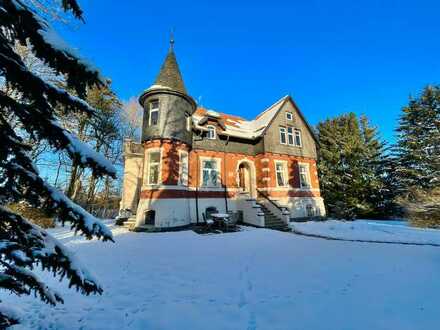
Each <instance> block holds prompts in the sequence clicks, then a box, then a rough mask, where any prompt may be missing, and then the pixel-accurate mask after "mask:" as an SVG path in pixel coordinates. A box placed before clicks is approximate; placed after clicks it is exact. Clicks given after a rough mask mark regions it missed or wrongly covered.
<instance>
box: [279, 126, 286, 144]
mask: <svg viewBox="0 0 440 330" xmlns="http://www.w3.org/2000/svg"><path fill="white" fill-rule="evenodd" d="M280 143H281V144H286V128H285V127H280Z"/></svg>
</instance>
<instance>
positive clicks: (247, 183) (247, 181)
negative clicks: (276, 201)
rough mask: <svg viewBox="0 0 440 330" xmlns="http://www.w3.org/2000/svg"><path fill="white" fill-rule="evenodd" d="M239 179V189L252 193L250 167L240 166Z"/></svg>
mask: <svg viewBox="0 0 440 330" xmlns="http://www.w3.org/2000/svg"><path fill="white" fill-rule="evenodd" d="M238 179H239V187H240V188H241V189H242V190H243V191H244V192H250V191H251V175H250V171H249V165H247V164H240V166H239V167H238Z"/></svg>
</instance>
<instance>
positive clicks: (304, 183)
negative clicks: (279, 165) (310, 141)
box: [299, 164, 310, 188]
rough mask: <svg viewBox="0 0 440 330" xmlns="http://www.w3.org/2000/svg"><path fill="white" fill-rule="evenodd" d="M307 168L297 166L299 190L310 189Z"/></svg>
mask: <svg viewBox="0 0 440 330" xmlns="http://www.w3.org/2000/svg"><path fill="white" fill-rule="evenodd" d="M308 172H309V166H308V165H306V164H300V165H299V182H300V184H301V188H310V180H309V173H308Z"/></svg>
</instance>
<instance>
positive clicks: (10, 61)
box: [0, 0, 115, 327]
mask: <svg viewBox="0 0 440 330" xmlns="http://www.w3.org/2000/svg"><path fill="white" fill-rule="evenodd" d="M61 4H62V6H63V9H64V10H65V11H70V12H72V13H73V14H74V16H76V17H77V18H79V19H81V16H82V11H81V9H80V8H79V6H78V5H77V3H76V1H75V0H63V1H62V2H61ZM0 22H1V25H2V26H1V29H0V77H3V78H4V81H5V83H6V84H7V85H8V88H9V89H13V90H16V91H17V93H18V94H19V95H20V98H19V99H16V98H11V97H10V96H9V95H7V94H6V93H4V92H3V91H0V141H1V143H0V288H2V289H6V290H9V291H10V292H12V293H15V294H18V295H22V294H32V293H33V294H35V295H37V296H38V297H39V298H41V299H42V300H43V301H44V302H46V303H49V304H53V305H54V304H56V303H59V302H62V301H63V300H62V297H61V296H59V295H58V294H57V293H56V292H55V291H53V290H52V289H50V288H49V287H48V286H47V285H46V284H45V283H44V282H42V281H41V280H40V279H39V278H38V277H37V276H36V275H35V274H34V273H33V271H32V270H33V269H34V268H35V266H37V265H39V266H41V267H42V269H44V270H47V271H50V272H52V273H53V274H54V275H55V276H59V277H60V279H62V278H64V277H65V278H67V279H68V281H69V285H70V286H73V287H75V288H76V289H77V290H79V291H80V292H81V293H83V294H90V293H101V292H102V288H101V287H100V286H99V285H98V283H97V282H96V281H95V279H94V278H93V277H92V276H91V275H90V274H88V272H87V270H86V269H84V268H83V267H82V266H81V265H80V264H79V263H78V261H77V260H76V259H75V257H74V256H73V255H72V254H70V253H69V251H68V250H67V249H66V248H65V247H64V246H63V245H62V244H60V243H59V242H58V241H57V240H55V239H53V238H52V237H51V236H50V235H49V234H48V233H47V232H45V231H44V230H43V229H41V228H39V227H37V226H35V225H33V224H31V223H30V222H29V221H28V220H27V219H25V218H23V217H22V216H19V215H17V214H15V213H14V212H12V211H11V210H9V209H7V208H6V207H5V205H7V204H9V203H14V202H19V201H26V202H28V203H30V204H31V205H32V206H34V207H38V208H41V209H43V210H45V211H47V212H51V213H52V214H54V216H55V219H56V220H57V221H60V222H62V223H64V222H66V221H67V222H69V223H70V226H71V228H72V230H75V231H76V232H79V233H80V234H82V235H84V236H85V237H87V238H89V239H90V238H93V237H97V238H100V239H103V240H112V234H111V232H110V231H109V230H108V229H107V228H106V227H105V226H104V225H103V224H102V223H101V222H100V221H99V220H98V219H96V218H94V217H93V216H91V215H90V214H88V213H87V212H86V211H85V210H84V209H82V208H81V207H79V206H77V205H75V204H74V203H73V202H71V201H70V200H69V199H68V198H67V197H66V196H65V195H63V194H62V193H61V192H60V191H58V190H56V189H55V188H54V187H52V186H50V185H49V184H48V183H47V182H46V181H45V180H43V179H42V178H41V177H40V175H39V173H38V170H37V168H36V167H35V166H34V164H33V163H32V160H31V159H30V157H29V154H28V152H29V150H30V149H31V147H30V146H29V145H28V144H26V143H25V142H24V140H23V139H22V137H20V135H19V134H18V133H17V131H16V129H15V128H14V127H11V124H10V123H11V118H12V119H14V120H15V121H18V122H20V127H21V128H22V129H24V130H26V132H27V134H29V136H31V137H32V138H33V140H34V143H39V142H40V141H43V140H45V141H47V142H48V143H49V145H50V146H51V147H52V148H53V149H54V150H57V151H66V152H67V153H68V154H69V156H70V157H71V158H72V160H73V161H74V162H75V163H77V164H79V165H80V166H82V167H89V168H91V170H92V171H93V173H94V174H95V175H96V176H98V177H99V176H102V175H111V176H113V177H114V176H115V170H114V168H113V166H112V165H111V163H110V162H108V161H107V160H105V159H104V158H103V157H102V156H100V155H98V154H97V153H95V152H94V151H93V150H91V149H90V148H88V147H87V146H85V145H83V144H82V143H81V142H80V141H79V140H78V139H77V138H76V137H75V136H74V135H72V134H71V133H70V132H69V131H67V130H65V129H63V128H62V127H61V126H60V125H59V123H58V121H57V116H56V111H55V109H60V108H61V109H62V111H63V112H64V113H71V112H77V113H85V114H88V115H90V116H93V114H94V110H93V109H92V108H91V107H90V106H89V105H88V104H87V103H86V102H84V101H83V100H82V99H83V98H85V95H86V89H87V87H88V86H93V85H102V83H103V82H102V80H101V79H100V77H99V74H98V72H97V71H96V70H95V69H93V68H91V67H90V65H88V64H87V63H85V62H83V61H81V60H80V59H79V58H78V57H77V56H76V55H75V53H74V52H73V51H71V50H69V49H68V48H67V47H66V46H65V45H61V44H60V43H57V42H56V40H57V36H56V34H55V33H54V32H53V31H52V30H51V29H50V27H49V25H48V24H47V23H46V22H45V21H44V20H43V19H42V18H41V17H39V16H38V14H37V12H36V11H35V10H32V9H31V8H30V7H29V6H28V5H27V4H25V3H23V2H21V1H20V0H0ZM16 42H18V43H20V44H21V45H26V44H29V45H31V47H32V52H33V53H34V55H35V56H36V57H37V58H38V59H40V60H41V61H43V62H44V63H45V64H47V65H48V66H49V67H50V68H52V69H53V70H54V72H55V73H56V74H60V75H64V76H65V77H66V85H67V88H68V89H69V90H73V91H75V94H76V95H77V96H78V97H76V96H72V95H71V94H69V93H68V92H66V90H63V89H60V88H58V87H56V86H55V85H53V84H51V83H50V82H49V81H45V80H43V79H41V78H40V77H39V76H37V75H35V74H34V73H32V72H31V71H29V70H28V68H27V67H26V65H25V63H23V61H22V59H21V58H20V56H19V55H18V54H17V53H16V52H15V50H14V45H15V43H16ZM17 321H18V320H17V317H16V316H14V315H13V314H11V313H10V310H9V309H7V308H5V307H4V306H3V307H2V306H1V304H0V327H5V326H8V325H10V324H13V323H16V322H17Z"/></svg>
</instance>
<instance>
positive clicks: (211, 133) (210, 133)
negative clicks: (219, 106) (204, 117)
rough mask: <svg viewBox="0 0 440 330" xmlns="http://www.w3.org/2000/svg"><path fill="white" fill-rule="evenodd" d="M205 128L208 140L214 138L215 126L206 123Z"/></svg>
mask: <svg viewBox="0 0 440 330" xmlns="http://www.w3.org/2000/svg"><path fill="white" fill-rule="evenodd" d="M206 128H207V129H208V132H207V133H206V137H207V138H208V139H210V140H215V138H216V133H215V126H212V125H208V126H206Z"/></svg>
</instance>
